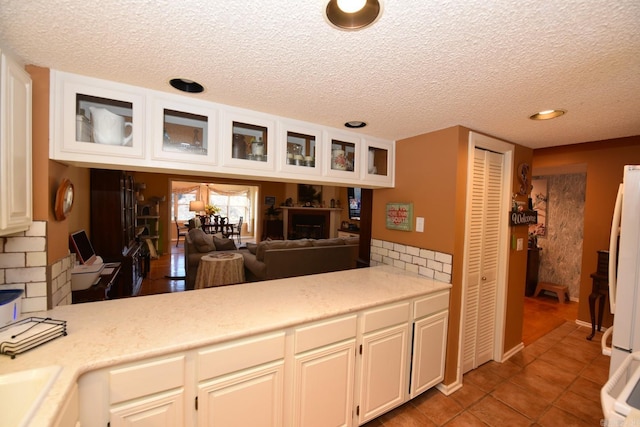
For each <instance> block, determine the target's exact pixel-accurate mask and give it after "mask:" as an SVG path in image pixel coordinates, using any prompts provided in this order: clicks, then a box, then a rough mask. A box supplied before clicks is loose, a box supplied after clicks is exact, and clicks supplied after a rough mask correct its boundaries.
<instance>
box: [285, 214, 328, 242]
mask: <svg viewBox="0 0 640 427" xmlns="http://www.w3.org/2000/svg"><path fill="white" fill-rule="evenodd" d="M330 224H331V211H330V210H329V209H322V208H288V209H286V233H287V239H290V240H295V239H327V238H329V237H330V235H331V232H330Z"/></svg>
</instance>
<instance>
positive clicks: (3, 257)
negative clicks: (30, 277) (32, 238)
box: [0, 252, 26, 268]
mask: <svg viewBox="0 0 640 427" xmlns="http://www.w3.org/2000/svg"><path fill="white" fill-rule="evenodd" d="M25 266H26V259H25V256H24V253H21V252H15V253H4V254H0V268H17V267H25Z"/></svg>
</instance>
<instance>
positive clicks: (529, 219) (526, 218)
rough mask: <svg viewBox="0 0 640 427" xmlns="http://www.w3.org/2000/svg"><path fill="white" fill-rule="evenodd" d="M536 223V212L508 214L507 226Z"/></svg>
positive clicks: (526, 211) (511, 212)
mask: <svg viewBox="0 0 640 427" xmlns="http://www.w3.org/2000/svg"><path fill="white" fill-rule="evenodd" d="M537 223H538V212H536V211H530V210H524V211H510V212H509V225H532V224H537Z"/></svg>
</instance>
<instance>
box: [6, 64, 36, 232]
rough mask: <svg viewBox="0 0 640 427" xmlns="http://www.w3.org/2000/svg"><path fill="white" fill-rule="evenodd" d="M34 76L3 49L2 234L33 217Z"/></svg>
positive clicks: (24, 227)
mask: <svg viewBox="0 0 640 427" xmlns="http://www.w3.org/2000/svg"><path fill="white" fill-rule="evenodd" d="M31 93H32V85H31V77H30V76H29V74H28V73H27V72H26V71H25V70H24V69H23V68H22V67H21V66H19V65H18V64H17V63H16V62H14V61H13V60H12V59H11V58H9V57H8V56H6V55H5V54H4V53H2V52H1V51H0V236H4V235H7V234H13V233H17V232H20V231H25V230H27V229H28V228H29V227H30V226H31V223H32V219H33V200H32V178H31Z"/></svg>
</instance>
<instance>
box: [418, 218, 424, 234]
mask: <svg viewBox="0 0 640 427" xmlns="http://www.w3.org/2000/svg"><path fill="white" fill-rule="evenodd" d="M416 231H417V232H418V233H424V218H423V217H421V216H418V217H416Z"/></svg>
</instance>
